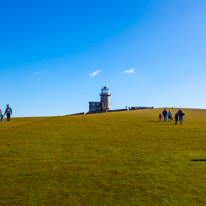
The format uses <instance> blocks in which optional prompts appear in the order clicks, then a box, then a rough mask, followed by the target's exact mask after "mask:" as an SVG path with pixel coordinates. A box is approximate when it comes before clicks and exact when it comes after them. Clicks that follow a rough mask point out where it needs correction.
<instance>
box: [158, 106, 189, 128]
mask: <svg viewBox="0 0 206 206" xmlns="http://www.w3.org/2000/svg"><path fill="white" fill-rule="evenodd" d="M184 115H185V113H183V112H182V110H181V109H179V111H178V112H176V114H175V124H177V122H178V120H179V121H180V124H183V117H184ZM162 117H164V122H166V121H167V120H168V122H171V121H173V117H172V112H171V111H170V110H169V112H167V110H166V109H164V110H163V112H162V113H160V114H159V121H161V120H162Z"/></svg>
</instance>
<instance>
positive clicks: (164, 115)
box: [162, 109, 167, 122]
mask: <svg viewBox="0 0 206 206" xmlns="http://www.w3.org/2000/svg"><path fill="white" fill-rule="evenodd" d="M162 115H163V117H164V122H166V121H167V110H166V109H164V111H163V112H162Z"/></svg>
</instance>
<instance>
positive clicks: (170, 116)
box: [168, 111, 173, 122]
mask: <svg viewBox="0 0 206 206" xmlns="http://www.w3.org/2000/svg"><path fill="white" fill-rule="evenodd" d="M172 120H173V118H172V112H170V111H169V112H168V122H171V121H172Z"/></svg>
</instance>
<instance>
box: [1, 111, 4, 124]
mask: <svg viewBox="0 0 206 206" xmlns="http://www.w3.org/2000/svg"><path fill="white" fill-rule="evenodd" d="M3 120H4V115H3V113H2V111H1V110H0V121H1V123H2V122H3Z"/></svg>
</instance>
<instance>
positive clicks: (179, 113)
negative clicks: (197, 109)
mask: <svg viewBox="0 0 206 206" xmlns="http://www.w3.org/2000/svg"><path fill="white" fill-rule="evenodd" d="M178 115H179V120H180V124H181V125H182V124H183V117H184V115H185V113H183V112H182V110H179V112H178Z"/></svg>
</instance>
